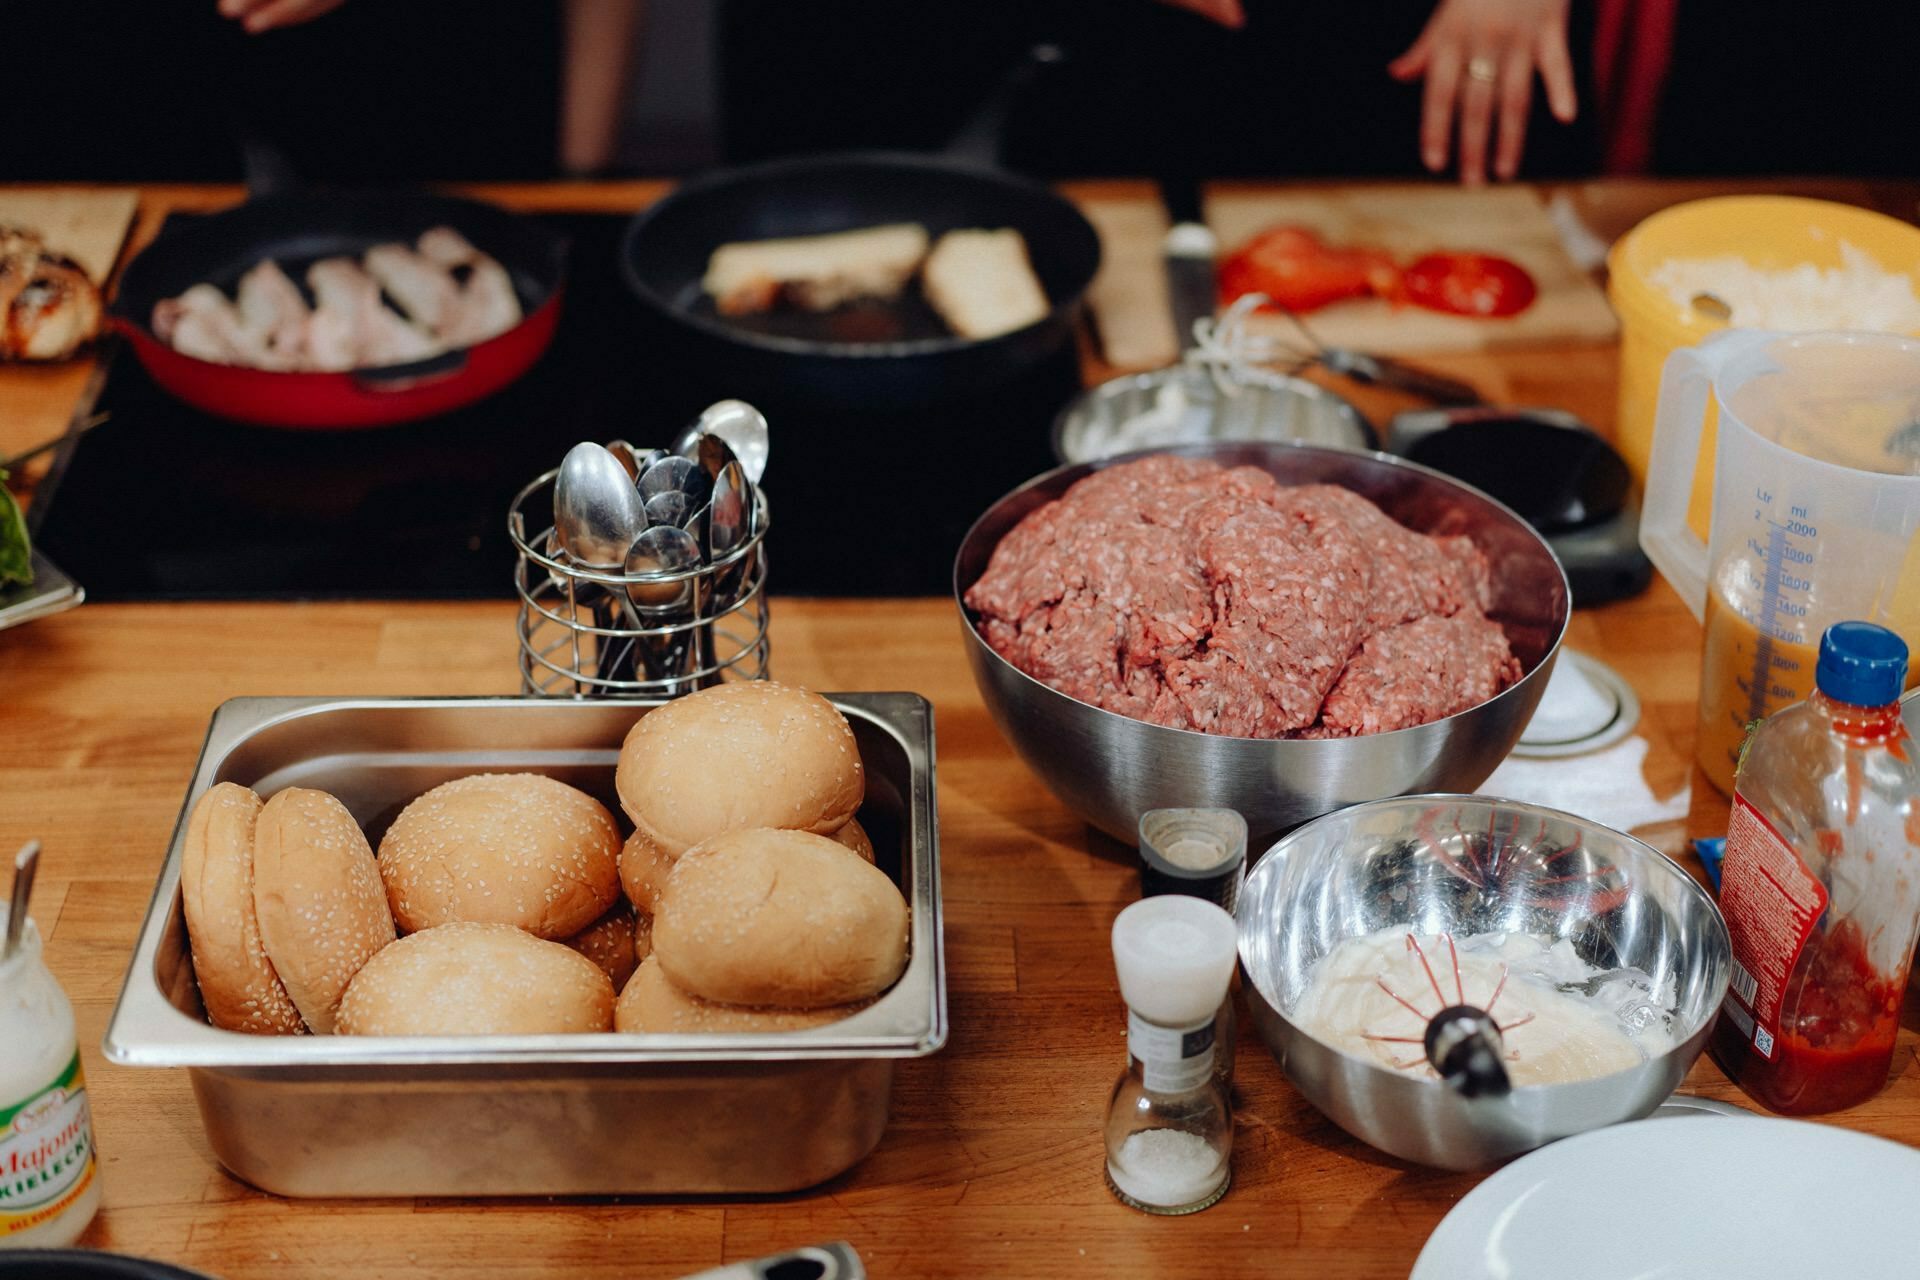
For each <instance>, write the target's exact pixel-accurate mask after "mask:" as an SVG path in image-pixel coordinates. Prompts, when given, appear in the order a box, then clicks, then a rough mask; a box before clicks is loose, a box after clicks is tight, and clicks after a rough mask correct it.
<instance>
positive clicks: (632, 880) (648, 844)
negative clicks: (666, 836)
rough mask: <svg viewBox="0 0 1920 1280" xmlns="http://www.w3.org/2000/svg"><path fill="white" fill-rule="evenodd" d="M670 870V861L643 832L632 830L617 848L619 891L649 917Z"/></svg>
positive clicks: (637, 909) (671, 866)
mask: <svg viewBox="0 0 1920 1280" xmlns="http://www.w3.org/2000/svg"><path fill="white" fill-rule="evenodd" d="M671 870H673V859H672V858H669V857H668V856H667V855H666V854H664V853H662V852H660V846H659V845H657V844H655V843H654V842H653V837H652V836H649V835H648V834H647V833H646V832H644V831H638V830H636V831H635V832H634V833H633V834H632V835H630V836H628V837H627V842H626V844H624V845H622V846H621V847H620V887H621V888H622V889H624V890H625V891H626V894H627V901H628V902H631V903H632V904H633V906H634V909H635V910H636V911H644V912H646V913H647V914H649V915H651V914H652V913H653V907H654V903H655V902H656V901H658V899H659V897H660V888H661V886H662V885H664V884H666V882H667V872H669V871H671Z"/></svg>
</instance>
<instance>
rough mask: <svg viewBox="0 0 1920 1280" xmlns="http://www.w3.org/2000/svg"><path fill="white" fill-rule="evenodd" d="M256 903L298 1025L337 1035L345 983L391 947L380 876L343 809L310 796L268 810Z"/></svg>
mask: <svg viewBox="0 0 1920 1280" xmlns="http://www.w3.org/2000/svg"><path fill="white" fill-rule="evenodd" d="M253 903H254V908H255V910H256V911H257V912H258V913H259V917H260V937H261V939H262V940H263V941H264V942H265V943H266V947H267V958H268V959H270V960H271V961H272V962H273V967H274V971H275V972H276V973H278V974H279V975H280V981H281V982H282V983H284V984H285V985H286V988H287V994H288V995H289V996H291V997H293V1003H294V1004H295V1005H296V1006H297V1007H298V1008H299V1010H300V1016H301V1017H302V1018H304V1019H306V1023H307V1026H309V1027H310V1028H312V1029H313V1030H314V1031H316V1032H319V1033H321V1034H327V1033H329V1032H331V1031H332V1030H333V1023H334V1013H335V1010H336V1009H337V1008H338V1007H339V1004H340V996H341V994H342V993H343V992H344V991H346V989H347V984H348V983H349V982H351V981H353V976H354V975H355V974H356V973H358V972H360V966H361V965H363V964H365V963H366V962H367V961H368V960H369V959H370V958H372V956H373V955H374V953H375V952H377V951H379V950H380V949H381V948H382V947H384V946H386V945H387V944H388V943H390V942H392V941H393V939H394V928H393V914H392V912H391V911H389V910H388V908H387V891H386V887H385V886H384V885H382V884H381V883H380V869H379V867H377V866H376V865H375V864H374V861H373V850H372V849H371V848H370V847H369V846H368V844H367V837H366V836H365V835H364V834H363V833H362V832H361V830H360V824H359V823H357V822H355V821H354V820H353V815H352V814H351V813H349V812H347V807H346V806H345V805H343V804H341V803H340V802H339V801H338V800H336V799H334V798H333V797H332V796H330V795H328V794H327V793H326V792H324V791H309V790H307V789H305V788H304V787H288V788H287V789H286V790H285V791H282V792H280V793H279V794H278V795H276V796H274V797H273V799H271V800H269V801H267V803H266V804H265V805H264V806H263V807H262V808H261V810H260V817H259V819H258V821H257V822H256V823H255V824H254V836H253Z"/></svg>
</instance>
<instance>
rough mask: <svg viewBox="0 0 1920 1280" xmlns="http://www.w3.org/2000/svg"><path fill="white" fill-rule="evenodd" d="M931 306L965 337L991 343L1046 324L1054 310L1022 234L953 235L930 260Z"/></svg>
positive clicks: (926, 278) (924, 283) (925, 285)
mask: <svg viewBox="0 0 1920 1280" xmlns="http://www.w3.org/2000/svg"><path fill="white" fill-rule="evenodd" d="M921 289H922V291H923V292H924V293H925V294H926V295H927V301H928V302H929V303H931V304H932V305H933V309H934V310H935V311H938V312H939V313H940V318H941V319H943V320H945V321H946V322H947V327H948V328H949V329H952V330H953V331H954V332H955V333H957V334H959V335H960V336H961V337H963V338H973V339H976V340H977V339H981V338H993V337H998V336H999V335H1000V334H1003V333H1012V332H1013V331H1014V330H1016V329H1024V328H1026V327H1027V326H1028V325H1030V324H1037V323H1038V322H1040V321H1041V320H1044V319H1046V316H1047V312H1048V311H1049V310H1050V309H1051V308H1050V306H1049V304H1048V302H1047V294H1046V290H1044V289H1042V288H1041V287H1040V281H1039V279H1038V278H1037V277H1036V276H1035V275H1034V274H1033V265H1032V264H1031V263H1030V262H1029V261H1028V260H1027V242H1026V240H1025V239H1024V238H1023V237H1022V236H1021V234H1020V233H1019V232H1018V231H1013V230H1010V229H1002V230H999V231H949V232H947V234H945V235H943V236H941V237H940V242H939V243H938V244H936V245H934V246H933V252H932V253H931V254H929V255H927V265H926V267H925V269H924V270H923V272H922V276H921Z"/></svg>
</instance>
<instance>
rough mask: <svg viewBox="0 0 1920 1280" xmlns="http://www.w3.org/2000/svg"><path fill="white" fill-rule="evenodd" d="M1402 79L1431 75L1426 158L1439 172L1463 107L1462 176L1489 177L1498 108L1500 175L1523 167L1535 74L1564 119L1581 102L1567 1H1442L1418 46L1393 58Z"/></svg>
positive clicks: (1423, 120) (1423, 125)
mask: <svg viewBox="0 0 1920 1280" xmlns="http://www.w3.org/2000/svg"><path fill="white" fill-rule="evenodd" d="M1387 71H1388V73H1389V74H1391V75H1392V76H1393V77H1394V79H1396V80H1414V79H1418V78H1420V77H1422V76H1424V77H1425V78H1426V92H1425V94H1424V95H1423V102H1422V105H1421V115H1420V158H1421V160H1422V161H1423V162H1424V163H1425V164H1426V166H1427V168H1429V169H1431V170H1433V171H1434V172H1435V173H1438V172H1440V171H1441V170H1443V169H1445V168H1446V167H1447V152H1448V144H1449V141H1450V136H1449V135H1451V134H1452V133H1453V129H1454V116H1455V108H1456V106H1457V107H1458V115H1459V133H1460V181H1461V182H1463V183H1465V184H1466V185H1467V186H1470V187H1474V186H1479V185H1480V184H1481V183H1482V182H1484V181H1485V180H1486V171H1487V139H1488V136H1489V134H1491V133H1492V130H1493V122H1494V113H1495V109H1496V107H1497V108H1498V111H1499V121H1500V132H1499V142H1498V145H1497V148H1496V150H1495V152H1494V158H1493V173H1494V176H1495V177H1497V178H1499V179H1501V180H1502V181H1505V180H1507V179H1510V178H1512V177H1513V176H1514V174H1516V173H1517V172H1519V169H1520V151H1521V148H1522V146H1523V145H1524V144H1525V142H1526V137H1527V110H1528V108H1529V107H1530V106H1531V105H1532V102H1533V77H1534V74H1535V72H1536V71H1537V72H1538V73H1539V76H1540V79H1541V81H1542V82H1543V83H1544V84H1545V85H1546V89H1547V105H1548V106H1549V107H1550V108H1551V109H1552V111H1553V114H1554V118H1555V119H1557V120H1559V121H1560V122H1561V123H1563V124H1565V123H1569V122H1571V121H1572V120H1573V115H1574V110H1575V106H1576V102H1575V95H1574V88H1573V60H1572V58H1571V57H1569V56H1568V54H1567V0H1440V7H1439V8H1437V9H1435V10H1434V13H1433V17H1432V18H1430V19H1428V20H1427V25H1426V29H1425V30H1423V31H1421V33H1420V38H1419V39H1418V40H1415V41H1414V42H1413V47H1412V48H1410V49H1408V50H1407V51H1406V52H1405V53H1403V54H1401V55H1400V56H1399V57H1398V58H1396V59H1394V61H1393V62H1391V63H1390V64H1388V66H1387Z"/></svg>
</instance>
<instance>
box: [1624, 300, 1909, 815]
mask: <svg viewBox="0 0 1920 1280" xmlns="http://www.w3.org/2000/svg"><path fill="white" fill-rule="evenodd" d="M1709 401H1711V403H1712V405H1713V407H1714V409H1715V410H1716V411H1717V413H1718V415H1719V436H1718V441H1717V443H1716V445H1715V450H1714V481H1713V521H1712V531H1711V533H1710V535H1709V539H1708V542H1707V543H1706V544H1705V545H1702V543H1701V542H1700V539H1699V538H1698V537H1697V536H1696V535H1695V534H1694V533H1693V532H1692V531H1691V530H1690V529H1688V528H1687V500H1688V495H1689V494H1690V492H1691V491H1692V488H1693V469H1694V463H1695V459H1696V458H1697V456H1698V454H1699V449H1700V433H1701V430H1702V429H1703V426H1704V424H1705V420H1706V416H1707V410H1708V406H1709ZM1916 534H1920V341H1913V340H1910V339H1906V338H1897V337H1889V336H1883V335H1878V334H1848V333H1812V334H1793V335H1782V334H1772V333H1761V332H1757V331H1753V330H1736V331H1730V332H1726V333H1722V334H1717V335H1715V336H1714V337H1712V338H1709V339H1708V340H1707V341H1706V342H1703V343H1702V344H1700V345H1699V346H1697V347H1690V348H1685V349H1682V350H1679V351H1675V352H1674V353H1673V354H1672V355H1671V356H1669V357H1668V358H1667V365H1666V370H1665V373H1664V374H1663V376H1662V378H1661V382H1660V408H1659V412H1658V414H1657V415H1656V417H1655V420H1654V434H1653V454H1652V458H1651V461H1650V463H1649V465H1648V469H1647V493H1646V504H1645V510H1644V511H1643V512H1642V515H1641V521H1640V543H1641V545H1642V546H1643V547H1644V548H1645V549H1646V552H1647V555H1648V557H1649V558H1650V559H1652V561H1653V563H1654V564H1655V565H1656V566H1658V567H1659V569H1660V572H1661V573H1662V574H1664V575H1665V576H1666V579H1667V581H1668V582H1670V583H1672V584H1673V586H1674V589H1675V590H1677V591H1678V592H1679V593H1680V596H1681V598H1682V599H1684V600H1685V601H1686V602H1687V604H1688V605H1689V606H1690V607H1691V608H1692V609H1693V612H1694V615H1695V616H1696V617H1700V618H1701V619H1702V620H1703V621H1704V622H1705V623H1706V628H1707V641H1706V654H1705V657H1704V660H1703V662H1702V664H1701V670H1700V722H1699V730H1698V734H1697V737H1696V740H1695V746H1694V755H1695V758H1696V759H1697V760H1699V762H1700V766H1701V767H1702V768H1703V769H1705V770H1706V773H1707V777H1708V778H1709V779H1711V780H1712V782H1713V784H1714V785H1715V786H1717V787H1719V788H1720V790H1722V791H1725V792H1731V791H1732V790H1733V771H1734V764H1735V762H1736V761H1737V759H1738V757H1739V752H1740V743H1741V741H1742V739H1743V738H1744V737H1745V735H1746V727H1747V724H1748V723H1749V722H1750V721H1753V720H1757V719H1760V718H1762V717H1764V716H1767V715H1771V714H1772V713H1773V712H1775V711H1777V710H1779V709H1780V708H1781V707H1784V706H1787V705H1788V704H1790V703H1794V702H1799V701H1801V700H1803V699H1805V698H1806V697H1807V696H1808V695H1809V694H1810V693H1811V692H1812V691H1813V668H1814V664H1815V662H1816V660H1817V658H1818V656H1819V644H1820V634H1821V632H1823V631H1825V630H1826V628H1827V626H1828V624H1830V623H1834V622H1842V621H1846V620H1848V619H1859V620H1862V621H1866V622H1877V623H1879V624H1881V625H1882V626H1885V627H1890V628H1892V629H1893V630H1895V631H1897V632H1899V633H1900V635H1901V636H1902V638H1904V639H1905V640H1906V642H1907V644H1908V645H1909V647H1914V648H1916V650H1917V651H1920V538H1916ZM1910 683H1911V678H1910Z"/></svg>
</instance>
